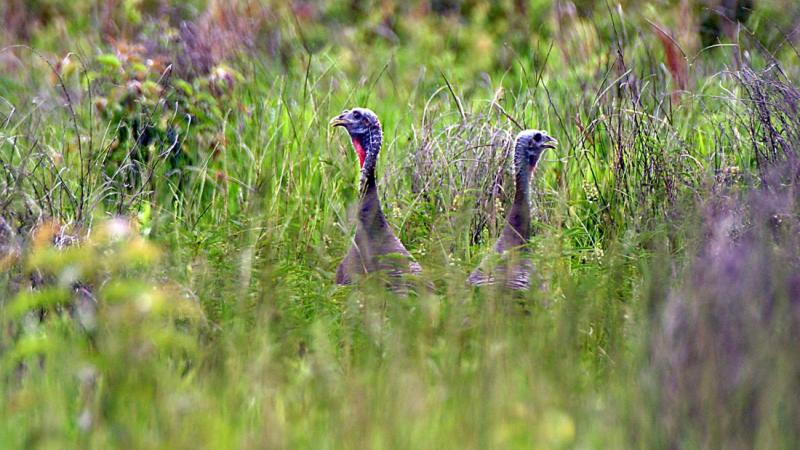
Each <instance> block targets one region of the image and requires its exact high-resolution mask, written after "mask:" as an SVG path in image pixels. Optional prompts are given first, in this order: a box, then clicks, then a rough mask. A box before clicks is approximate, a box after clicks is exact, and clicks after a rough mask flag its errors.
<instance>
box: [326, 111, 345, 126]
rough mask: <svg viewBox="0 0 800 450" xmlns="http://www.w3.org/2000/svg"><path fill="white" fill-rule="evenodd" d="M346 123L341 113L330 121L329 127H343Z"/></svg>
mask: <svg viewBox="0 0 800 450" xmlns="http://www.w3.org/2000/svg"><path fill="white" fill-rule="evenodd" d="M347 123H348V122H347V119H345V118H344V113H342V114H339V115H338V116H336V117H334V118H333V119H331V122H330V125H331V126H332V127H343V126H346V125H347Z"/></svg>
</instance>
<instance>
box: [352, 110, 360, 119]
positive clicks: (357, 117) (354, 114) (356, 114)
mask: <svg viewBox="0 0 800 450" xmlns="http://www.w3.org/2000/svg"><path fill="white" fill-rule="evenodd" d="M353 117H355V118H356V120H360V119H361V113H360V112H358V111H353Z"/></svg>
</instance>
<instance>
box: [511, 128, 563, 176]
mask: <svg viewBox="0 0 800 450" xmlns="http://www.w3.org/2000/svg"><path fill="white" fill-rule="evenodd" d="M556 145H558V141H556V140H555V139H554V138H553V137H551V136H550V135H548V134H547V132H546V131H542V130H524V131H521V132H520V133H519V134H518V135H517V139H516V142H515V144H514V167H515V170H516V172H519V171H520V170H522V169H523V168H526V169H528V170H533V168H534V167H536V164H537V163H538V162H539V157H540V156H541V155H542V152H544V151H545V149H548V148H555V147H556Z"/></svg>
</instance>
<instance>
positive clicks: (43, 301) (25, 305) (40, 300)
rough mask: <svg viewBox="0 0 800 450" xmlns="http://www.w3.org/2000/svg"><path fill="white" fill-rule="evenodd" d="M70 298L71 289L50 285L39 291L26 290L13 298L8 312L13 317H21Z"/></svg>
mask: <svg viewBox="0 0 800 450" xmlns="http://www.w3.org/2000/svg"><path fill="white" fill-rule="evenodd" d="M69 299H70V292H69V290H68V289H62V288H57V287H48V288H44V289H40V290H38V291H25V292H21V293H20V294H18V295H17V296H16V298H14V300H12V302H11V304H10V305H9V306H8V312H9V314H10V315H11V317H14V318H19V317H22V316H23V315H25V314H26V313H27V312H29V311H32V310H34V309H37V308H47V307H50V306H53V305H58V304H62V303H66V302H68V301H69Z"/></svg>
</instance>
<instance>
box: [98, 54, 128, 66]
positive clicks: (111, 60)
mask: <svg viewBox="0 0 800 450" xmlns="http://www.w3.org/2000/svg"><path fill="white" fill-rule="evenodd" d="M97 62H99V63H100V64H102V65H103V66H105V67H106V68H109V69H115V70H119V69H120V68H121V67H122V63H121V62H120V60H119V58H117V56H116V55H112V54H110V53H105V54H102V55H99V56H98V57H97Z"/></svg>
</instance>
